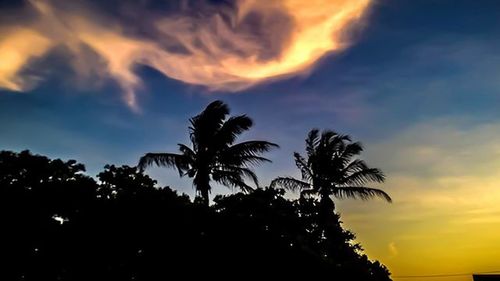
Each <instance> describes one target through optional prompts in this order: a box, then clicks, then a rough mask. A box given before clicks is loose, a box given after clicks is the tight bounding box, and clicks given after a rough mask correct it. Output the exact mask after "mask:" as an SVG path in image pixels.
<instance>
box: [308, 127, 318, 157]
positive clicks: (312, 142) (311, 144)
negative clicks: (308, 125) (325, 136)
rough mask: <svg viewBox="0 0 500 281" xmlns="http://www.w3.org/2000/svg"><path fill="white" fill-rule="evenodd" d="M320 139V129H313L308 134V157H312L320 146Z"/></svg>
mask: <svg viewBox="0 0 500 281" xmlns="http://www.w3.org/2000/svg"><path fill="white" fill-rule="evenodd" d="M318 141H319V130H318V129H312V130H311V131H310V132H309V134H307V138H306V152H307V157H311V156H312V155H313V154H314V151H315V150H316V147H317V146H318Z"/></svg>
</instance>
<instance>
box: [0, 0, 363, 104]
mask: <svg viewBox="0 0 500 281" xmlns="http://www.w3.org/2000/svg"><path fill="white" fill-rule="evenodd" d="M370 2H371V0H356V1H353V0H335V1H332V0H314V1H307V2H304V1H302V0H282V1H256V0H239V1H236V2H235V4H234V5H233V6H231V5H225V6H224V5H208V4H205V5H197V6H196V8H198V10H196V12H193V10H192V9H189V7H188V8H184V9H180V10H179V11H175V12H172V11H168V12H167V11H162V12H164V13H166V14H161V13H160V12H158V11H150V10H145V8H144V7H143V6H140V5H139V4H137V5H136V6H133V7H130V6H127V7H128V8H127V9H125V8H124V9H123V10H126V11H128V12H127V13H124V15H121V14H120V15H118V16H116V15H112V14H110V13H106V12H105V11H100V10H99V9H98V8H96V7H93V8H91V7H88V6H84V5H82V3H81V2H74V4H71V3H73V1H71V2H61V1H55V0H53V1H50V0H32V1H30V3H31V5H30V7H29V9H28V10H29V12H30V13H34V14H35V20H32V21H30V22H29V23H18V22H8V23H3V24H2V25H1V26H0V27H2V29H0V34H1V35H2V38H4V39H3V40H2V41H0V48H2V49H1V50H2V52H0V61H2V62H4V63H3V64H2V65H0V87H3V88H6V89H10V90H15V91H20V90H25V89H26V86H27V84H28V83H27V81H26V78H25V77H24V74H23V69H25V68H26V67H27V66H29V65H30V64H31V63H32V61H34V59H36V58H39V57H42V56H44V55H47V54H48V52H49V51H51V50H52V49H55V48H56V47H58V48H63V49H64V50H65V51H66V52H68V53H70V56H69V57H70V63H71V65H72V66H73V67H74V68H75V70H76V72H77V73H78V74H79V75H80V76H86V75H88V74H89V73H92V74H97V75H98V76H100V77H106V78H108V77H109V78H112V79H114V80H115V81H116V82H117V83H118V85H119V86H120V87H121V88H122V89H123V91H124V98H125V101H126V102H127V104H128V105H129V106H131V107H132V108H135V107H136V106H137V101H136V91H137V89H139V88H140V87H141V84H142V80H141V79H140V77H138V76H137V74H136V72H135V68H136V67H137V66H139V65H144V66H148V67H152V68H154V69H156V70H158V71H159V72H161V73H162V74H164V75H166V76H168V77H170V78H173V79H176V80H180V81H183V82H185V83H189V84H194V85H202V86H205V87H207V88H208V89H210V90H222V91H239V90H242V89H246V88H248V87H251V86H253V85H255V84H257V83H262V82H264V81H269V80H272V79H277V78H281V77H286V76H288V75H295V74H298V73H304V72H307V71H308V70H309V69H310V68H311V67H312V66H313V65H314V64H315V62H317V61H318V60H319V59H320V58H321V57H322V56H324V55H325V54H327V53H330V52H332V51H339V50H342V49H344V48H346V47H347V46H348V45H349V36H348V33H349V30H350V28H351V27H352V24H353V23H356V22H360V21H361V20H362V19H363V16H364V15H365V14H366V11H367V9H368V7H369V5H370ZM186 3H187V2H186ZM129 5H131V4H130V3H129ZM192 5H194V4H192ZM113 8H114V10H118V11H121V10H120V9H117V8H116V7H113ZM134 9H135V10H134ZM130 11H133V12H130ZM18 13H19V14H20V15H21V14H23V13H27V12H26V11H19V12H18ZM139 15H142V16H139ZM17 25H21V26H20V27H16V26H17Z"/></svg>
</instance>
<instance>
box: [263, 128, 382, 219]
mask: <svg viewBox="0 0 500 281" xmlns="http://www.w3.org/2000/svg"><path fill="white" fill-rule="evenodd" d="M362 151H363V147H362V145H361V143H359V142H352V141H351V137H350V136H348V135H340V134H337V133H336V132H334V131H330V130H325V131H323V133H321V135H320V132H319V130H318V129H313V130H311V131H310V132H309V134H308V136H307V138H306V152H307V159H306V158H304V157H303V156H302V155H300V154H299V153H297V152H295V153H294V158H295V164H296V165H297V167H298V168H299V170H300V172H301V174H302V179H301V180H299V179H295V178H293V177H278V178H276V179H274V180H273V181H272V182H271V187H276V186H282V187H284V188H286V189H289V190H300V191H301V194H302V195H304V196H307V195H317V196H319V197H320V214H321V217H322V218H323V219H322V220H326V219H328V218H329V217H330V216H331V214H332V213H333V211H334V209H335V204H334V202H333V201H332V199H331V196H334V197H336V198H339V199H342V198H360V199H363V200H366V199H370V198H372V197H381V198H383V199H385V200H386V201H388V202H391V197H389V195H388V194H387V193H385V192H384V191H382V190H380V189H376V188H370V187H366V186H365V184H366V183H369V182H379V183H380V182H384V180H385V176H384V174H383V173H382V171H381V170H379V169H377V168H370V167H368V166H367V165H366V163H365V162H364V161H363V160H361V159H359V158H356V157H357V156H358V155H359V154H360V153H361V152H362Z"/></svg>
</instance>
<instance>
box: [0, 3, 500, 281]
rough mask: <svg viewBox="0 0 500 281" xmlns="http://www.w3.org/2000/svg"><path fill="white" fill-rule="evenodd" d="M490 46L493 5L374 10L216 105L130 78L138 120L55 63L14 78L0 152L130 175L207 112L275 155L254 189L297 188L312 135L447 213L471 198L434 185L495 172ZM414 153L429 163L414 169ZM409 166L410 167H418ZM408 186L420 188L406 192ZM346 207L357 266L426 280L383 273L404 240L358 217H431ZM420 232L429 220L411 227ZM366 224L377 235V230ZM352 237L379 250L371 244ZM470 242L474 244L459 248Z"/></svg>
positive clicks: (180, 89) (104, 89)
mask: <svg viewBox="0 0 500 281" xmlns="http://www.w3.org/2000/svg"><path fill="white" fill-rule="evenodd" d="M13 4H15V3H14V2H6V1H2V2H0V8H1V9H7V8H9V9H10V8H11V7H12V5H13ZM0 14H1V11H0ZM1 22H2V21H0V23H1ZM0 26H1V25H0ZM499 32H500V2H498V1H494V0H490V1H489V0H483V1H451V0H450V1H446V0H423V1H412V0H398V1H375V2H374V4H372V7H371V9H370V12H369V14H368V16H367V17H366V18H365V19H364V22H363V28H361V29H360V30H357V31H356V34H355V36H354V40H353V42H352V43H351V46H350V47H348V48H346V49H345V50H342V51H338V52H333V53H330V54H326V55H324V56H322V57H321V59H320V61H319V62H318V63H316V64H315V65H314V67H313V68H312V69H311V70H310V71H308V73H306V74H304V73H302V74H299V75H295V76H291V77H288V78H286V79H278V80H275V81H265V82H264V83H259V84H257V85H254V86H252V87H250V88H248V89H245V90H242V91H237V92H225V91H210V90H208V89H207V88H206V87H204V86H194V85H190V84H187V83H184V82H181V81H178V80H174V79H171V78H169V77H167V76H165V75H163V74H162V73H160V72H158V71H156V70H154V69H152V68H149V67H145V66H137V67H136V68H135V71H136V73H138V76H139V77H140V78H141V79H142V80H143V85H144V87H143V88H142V89H140V90H139V91H138V93H137V100H138V107H139V110H138V111H134V110H131V109H130V107H128V106H127V105H126V104H125V103H124V102H123V100H122V98H121V92H122V91H123V90H122V89H121V88H120V87H119V85H117V84H116V83H115V82H114V81H112V80H106V79H104V80H103V81H99V83H89V82H84V83H82V82H81V81H76V79H74V75H73V74H74V73H73V72H72V71H71V69H70V68H69V67H68V65H67V64H66V63H65V62H66V61H65V59H64V58H61V57H58V56H57V55H56V54H54V55H48V56H45V57H44V58H43V59H41V60H39V61H38V62H37V63H33V64H30V65H29V67H28V71H30V70H32V69H33V70H36V71H37V72H38V73H40V72H42V73H44V75H43V79H42V78H40V79H39V80H40V81H38V82H37V86H36V87H34V88H32V89H30V90H27V91H22V92H13V91H9V90H5V89H4V90H2V89H0V124H1V126H2V129H1V131H0V149H7V150H16V151H19V150H23V149H30V150H32V151H33V152H36V153H40V154H44V155H48V156H50V157H54V158H63V159H69V158H75V159H78V160H79V161H81V162H82V163H84V164H86V167H87V170H88V172H89V174H91V175H95V174H97V173H98V172H99V171H100V170H101V169H102V167H103V166H104V165H105V164H107V163H114V164H127V165H135V164H136V163H137V160H138V158H139V157H140V156H141V155H142V154H143V153H145V152H150V151H175V150H176V144H177V143H180V142H182V143H185V142H187V140H188V135H187V125H188V119H189V117H191V116H193V115H196V114H197V113H198V112H199V111H201V110H202V109H203V108H204V106H206V105H207V104H208V103H209V102H211V101H213V100H215V99H221V100H223V101H225V102H227V103H228V104H229V106H230V107H231V109H232V113H234V114H243V113H244V114H248V115H249V116H250V117H252V118H253V119H254V121H255V126H254V128H253V130H252V131H250V132H249V133H247V134H246V135H244V137H243V138H244V139H252V138H258V139H265V140H269V141H273V142H276V143H278V144H280V146H281V149H280V150H278V151H274V152H272V153H270V154H269V155H268V156H269V157H270V158H271V159H272V160H273V164H270V165H265V166H263V167H260V168H258V169H257V171H258V174H259V175H260V176H261V182H262V183H264V184H266V183H268V182H269V181H270V180H271V179H272V178H273V177H275V176H279V175H283V174H292V175H297V172H296V171H295V168H294V164H293V162H292V157H291V154H292V152H293V151H303V147H304V145H303V139H304V138H305V136H306V134H307V132H308V131H309V130H310V129H311V128H314V127H317V128H321V129H333V130H336V131H338V132H342V133H347V134H350V135H352V136H353V137H354V139H356V140H360V141H362V142H363V143H364V145H365V147H366V150H367V151H366V154H365V158H366V160H367V162H368V163H372V164H373V165H376V166H378V167H381V168H382V169H383V170H384V171H385V172H386V174H387V176H388V177H389V179H391V177H392V178H393V179H395V180H394V181H391V180H390V181H389V182H388V184H387V185H386V186H387V189H388V191H390V192H391V191H392V192H393V193H392V194H394V197H396V198H395V199H396V200H395V201H396V202H397V199H401V200H400V201H405V202H409V201H411V202H413V203H415V202H416V201H412V200H413V199H414V197H412V196H415V197H418V196H419V195H417V194H419V193H420V192H422V194H423V195H422V196H426V194H427V195H428V196H429V197H428V198H441V197H440V196H444V197H446V196H448V197H446V198H451V199H452V200H455V199H456V198H457V197H456V196H455V194H457V192H469V191H465V190H471V189H473V188H474V187H469V188H467V183H466V182H462V183H460V184H457V186H460V187H457V190H453V189H450V188H451V187H448V185H447V186H446V187H441V189H439V186H440V185H441V184H442V182H441V181H439V182H437V180H442V179H443V178H444V177H445V176H449V175H461V176H465V175H467V176H470V177H472V178H473V177H474V176H477V175H481V176H482V174H481V171H480V170H481V167H484V169H489V170H488V171H490V172H491V173H492V174H494V173H495V172H498V171H500V169H498V168H499V167H497V165H496V162H495V161H496V159H492V158H493V157H494V156H495V155H496V153H497V146H496V141H497V143H500V130H498V126H500V111H499V110H498V108H499V105H500V82H499V81H500V79H498V78H499V77H500V52H499V51H498V50H500V39H499V36H498V35H499ZM0 50H1V49H0ZM0 55H1V54H0ZM497 131H498V132H499V133H496V132H497ZM419 149H422V151H423V152H422V153H423V155H424V156H425V155H429V157H428V158H425V157H424V156H422V155H421V154H418V155H416V154H415V153H417V152H418V151H420V150H419ZM429 151H430V152H429ZM425 153H428V154H425ZM418 157H424V158H423V160H421V161H420V160H419V158H418ZM446 161H450V162H446ZM441 163H442V165H441ZM468 163H469V164H468ZM434 165H436V166H434ZM454 165H458V166H457V167H455V166H454ZM469 165H474V166H477V167H478V168H477V169H475V168H471V167H470V166H469ZM150 172H151V174H152V175H153V176H154V177H155V178H157V179H159V180H160V182H161V183H163V184H168V185H171V186H173V187H175V188H176V189H178V190H180V191H181V192H187V193H188V194H193V191H192V188H191V185H190V183H189V181H185V180H180V179H178V178H177V175H176V173H175V171H164V170H160V169H152V170H151V171H150ZM416 177H420V178H425V179H426V180H428V181H424V182H418V183H417V182H414V181H412V180H413V179H415V178H416ZM434 180H436V181H434ZM492 180H494V179H492ZM409 182H411V183H410V184H409ZM406 184H408V186H397V185H406ZM433 186H434V187H433ZM462 186H463V187H462ZM485 186H490V184H485ZM405 188H407V189H405ZM436 190H438V191H436ZM499 190H500V188H499ZM222 191H223V190H222V189H221V190H216V191H215V192H222ZM483 191H484V190H478V191H477V192H483ZM435 192H437V193H438V194H436V193H435ZM484 192H486V191H484ZM487 192H491V190H489V191H487ZM495 192H496V191H495ZM408 194H410V195H408ZM467 194H468V193H467ZM494 194H497V195H499V196H500V193H498V192H496V193H494ZM495 196H496V195H495ZM495 198H496V197H495ZM431 201H432V200H431ZM445 201H446V200H445ZM426 202H427V201H426ZM446 202H448V201H446ZM359 204H360V203H358V202H355V201H350V200H348V201H346V202H344V203H342V204H341V207H340V208H341V212H343V213H345V214H346V216H345V219H344V220H345V221H346V223H349V222H351V224H350V225H349V226H351V227H352V228H354V230H355V231H356V232H358V237H359V238H360V240H362V242H363V243H364V244H366V247H365V248H367V251H368V252H369V253H372V254H373V255H374V256H375V258H381V259H382V261H383V262H385V263H386V264H389V265H390V266H391V265H392V266H393V267H394V268H395V270H393V271H395V272H396V273H400V274H401V275H403V273H404V274H412V273H422V272H423V273H433V272H435V271H439V269H440V268H437V267H432V266H431V265H425V266H424V265H420V264H419V263H417V262H414V263H413V264H412V263H411V262H412V261H413V259H408V260H407V262H406V263H405V262H402V261H397V262H396V261H394V260H391V259H392V258H391V255H396V254H399V255H401V253H402V252H403V251H404V249H402V248H399V249H398V250H394V249H395V248H396V247H398V245H399V244H404V243H403V242H400V241H399V240H398V239H403V238H401V237H403V236H404V235H403V234H404V233H403V234H402V233H400V232H397V231H393V232H390V233H384V232H383V230H382V228H381V227H380V226H379V227H378V228H377V227H376V226H373V225H371V224H370V223H367V220H368V219H366V216H365V217H363V216H364V215H367V214H369V213H371V212H373V210H377V211H380V213H381V216H382V214H383V215H387V214H388V213H393V212H394V211H398V212H405V211H406V212H410V213H411V214H415V212H417V211H416V210H417V209H419V208H424V210H423V211H422V213H425V212H426V210H434V209H433V208H438V206H435V205H432V207H429V208H430V209H425V208H426V207H423V205H416V206H414V209H411V208H410V207H408V208H410V210H408V208H407V207H404V206H401V207H399V205H398V204H397V203H395V204H393V205H391V206H388V205H387V204H381V203H380V202H375V203H368V204H367V205H363V207H362V208H358V206H359ZM419 204H420V203H419ZM439 204H444V203H442V202H441V203H439ZM439 204H438V205H439ZM454 204H457V205H454ZM464 204H465V203H464ZM410 205H411V203H409V205H408V206H410ZM447 206H448V205H447ZM454 206H456V207H457V208H462V207H463V206H462V205H460V203H457V202H456V201H452V203H450V205H449V206H448V207H449V208H448V207H446V208H444V207H443V208H444V209H439V208H438V209H437V211H436V212H437V214H442V215H443V217H446V218H448V219H449V220H448V221H452V220H453V218H449V216H450V213H448V211H449V210H450V209H452V208H454ZM459 206H461V207H459ZM491 208H493V207H491ZM471 210H472V209H471ZM482 211H485V212H489V213H494V212H496V210H493V209H488V210H482ZM429 212H430V211H429ZM436 212H435V214H436ZM440 212H442V213H440ZM349 213H350V214H351V215H349ZM415 219H416V218H415ZM424 219H425V220H427V219H429V217H419V218H418V220H424ZM370 220H371V221H375V222H380V221H382V220H383V218H382V217H375V218H370ZM388 221H389V222H386V223H390V222H393V223H394V224H397V226H393V227H389V228H391V229H404V228H405V227H406V228H411V227H410V226H407V225H406V224H407V223H408V222H407V221H405V222H404V223H401V224H400V221H398V220H397V219H395V220H394V221H393V220H391V219H389V220H388ZM491 223H494V224H495V226H497V225H498V223H497V222H496V221H493V222H491V221H489V222H487V223H486V224H485V225H482V226H483V227H485V229H488V227H489V226H491V225H490V224H491ZM414 226H415V225H413V226H412V227H414ZM432 226H433V227H437V226H436V225H435V224H432ZM460 227H461V229H463V227H464V226H463V225H461V226H460ZM367 229H368V230H367ZM495 229H497V228H495ZM441 230H442V231H444V230H443V229H437V230H436V231H437V233H440V232H439V231H441ZM363 231H366V232H365V233H370V234H373V233H378V234H379V235H380V236H385V235H387V236H388V237H387V238H373V237H372V235H368V234H365V235H363V234H362V233H363ZM421 231H422V232H423V230H421ZM360 232H361V233H360ZM415 232H419V231H417V230H415ZM443 233H444V232H443ZM406 234H408V233H406ZM391 235H392V236H391ZM443 235H444V234H443ZM398 237H399V238H398ZM422 239H424V238H422ZM491 239H493V238H491ZM403 240H404V239H403ZM473 240H477V237H474V236H470V241H473ZM422 241H424V240H422ZM427 242H428V241H427ZM489 242H500V241H494V240H493V241H492V240H489ZM413 243H415V242H413ZM471 243H472V242H471ZM417 244H418V243H417ZM400 247H403V246H400ZM408 247H409V246H408ZM478 247H479V246H478ZM478 249H479V248H478ZM421 254H422V255H423V258H425V257H426V256H425V253H421ZM427 254H428V255H431V254H429V253H427ZM432 255H433V256H435V255H436V253H432ZM438 255H439V254H438ZM443 255H444V254H443ZM402 259H403V258H402ZM403 260H404V259H403ZM477 260H481V261H482V263H479V262H477V264H476V263H474V261H470V260H467V259H465V258H464V259H462V260H460V261H462V262H463V263H464V264H465V263H467V262H470V263H471V264H474V265H475V267H467V266H466V265H463V266H462V267H450V268H449V269H445V271H446V270H449V271H457V270H458V271H460V272H463V270H461V269H464V270H465V271H466V272H467V271H468V270H470V271H479V270H485V269H488V268H489V266H493V265H491V264H487V263H485V262H484V259H483V258H481V257H478V258H477ZM390 268H391V267H390ZM424 271H425V272H424ZM438 273H439V272H438ZM457 280H467V279H457Z"/></svg>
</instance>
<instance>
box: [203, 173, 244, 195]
mask: <svg viewBox="0 0 500 281" xmlns="http://www.w3.org/2000/svg"><path fill="white" fill-rule="evenodd" d="M212 179H213V180H214V181H216V182H218V183H220V184H222V185H225V186H227V187H233V188H239V189H241V190H242V191H243V192H250V191H252V190H253V188H252V187H251V186H249V185H248V184H246V183H245V181H244V180H243V177H242V173H241V171H239V172H235V171H227V170H216V171H213V173H212Z"/></svg>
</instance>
